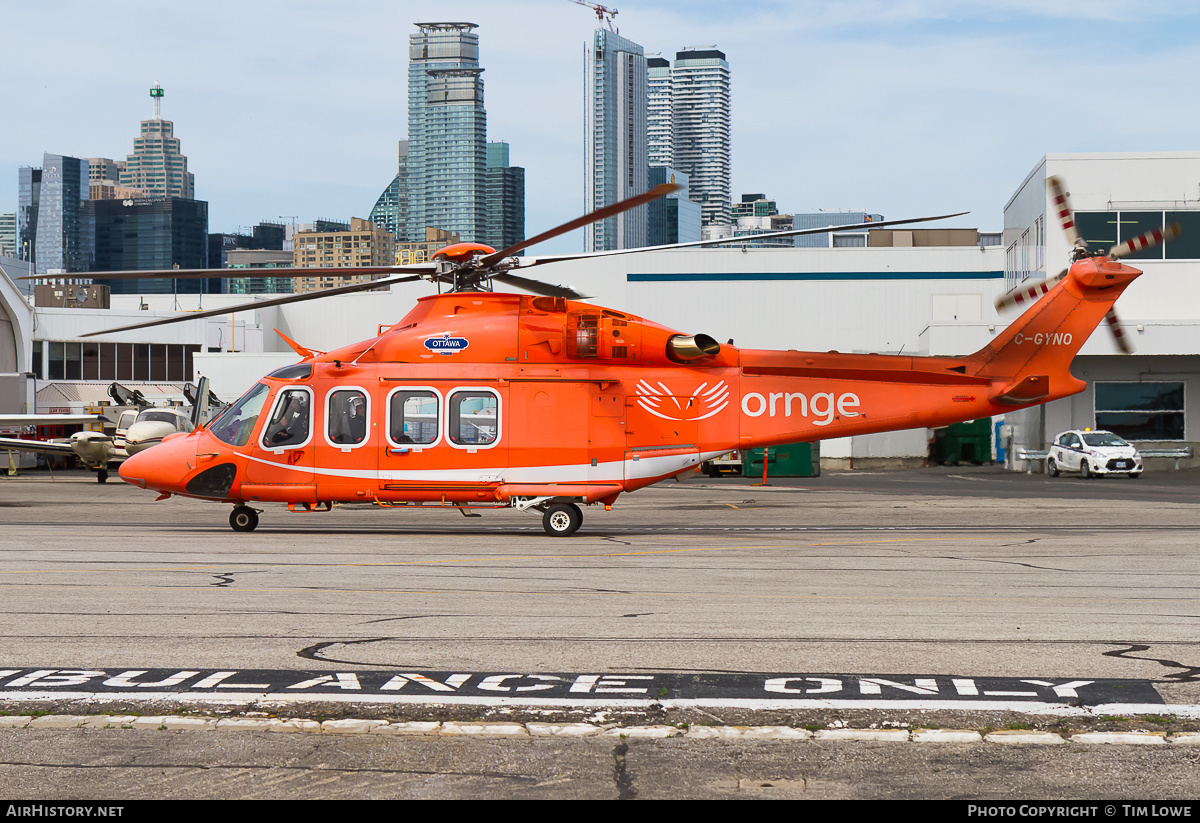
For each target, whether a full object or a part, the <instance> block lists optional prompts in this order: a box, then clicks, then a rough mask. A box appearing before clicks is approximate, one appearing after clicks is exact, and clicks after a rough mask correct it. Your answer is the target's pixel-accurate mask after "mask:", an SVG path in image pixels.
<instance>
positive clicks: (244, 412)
mask: <svg viewBox="0 0 1200 823" xmlns="http://www.w3.org/2000/svg"><path fill="white" fill-rule="evenodd" d="M270 392H271V389H270V387H269V386H267V384H266V383H256V384H255V385H254V388H252V389H250V391H248V392H246V393H245V394H244V395H242V398H241V399H240V400H238V401H237V402H236V403H234V404H233V405H232V406H230V407H229V408H227V409H226V410H225V411H223V412H221V416H220V417H218V418H217V419H216V420H214V421H213V422H212V423H210V424H209V425H208V431H209V432H210V433H211V434H212V435H213V437H215V438H217V439H218V440H220V441H222V442H224V443H228V444H229V445H231V446H244V445H246V444H247V443H249V442H250V434H251V433H252V432H253V431H254V425H255V424H256V423H257V422H258V415H259V414H261V413H262V408H263V403H265V402H266V399H267V395H268V394H270Z"/></svg>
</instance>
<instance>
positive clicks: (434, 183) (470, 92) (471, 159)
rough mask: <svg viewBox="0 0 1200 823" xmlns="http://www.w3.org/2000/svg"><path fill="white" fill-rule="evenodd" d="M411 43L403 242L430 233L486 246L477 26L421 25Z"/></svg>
mask: <svg viewBox="0 0 1200 823" xmlns="http://www.w3.org/2000/svg"><path fill="white" fill-rule="evenodd" d="M416 25H417V28H418V29H419V31H418V32H417V33H416V34H413V35H410V36H409V51H408V54H409V63H408V158H407V161H406V163H405V171H404V177H403V179H402V180H401V186H402V188H404V189H405V190H406V191H407V195H408V197H407V201H408V215H407V219H406V220H405V221H404V229H403V239H405V240H408V241H418V240H423V239H424V238H425V228H426V227H432V228H437V229H444V230H447V231H452V232H457V233H458V234H459V236H460V237H461V238H462V239H463V241H481V240H482V237H483V234H484V231H485V222H486V214H485V211H486V187H487V156H486V149H485V143H486V142H487V113H486V111H485V110H484V107H483V79H482V78H481V77H480V74H481V73H482V71H483V69H482V68H480V67H479V35H477V34H475V33H474V29H476V28H478V27H477V26H476V24H474V23H417V24H416Z"/></svg>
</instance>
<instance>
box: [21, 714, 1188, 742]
mask: <svg viewBox="0 0 1200 823" xmlns="http://www.w3.org/2000/svg"><path fill="white" fill-rule="evenodd" d="M0 729H54V730H63V729H88V730H104V729H110V730H118V729H125V730H150V731H173V732H180V731H221V732H245V731H250V732H281V733H290V734H296V733H301V734H369V735H376V736H378V735H387V736H392V737H397V736H412V737H444V738H451V737H465V736H472V737H499V738H512V737H594V736H602V737H608V738H613V737H617V738H624V739H643V740H663V739H667V738H675V739H685V740H791V741H811V742H816V743H830V742H842V741H848V742H890V743H926V744H927V743H960V744H962V743H966V744H978V743H997V744H1001V745H1024V746H1031V745H1040V746H1045V745H1052V746H1054V745H1063V744H1067V743H1075V744H1079V745H1086V746H1091V745H1133V746H1145V745H1151V746H1153V745H1174V746H1197V745H1200V732H1180V733H1178V734H1167V733H1165V732H1154V731H1131V732H1081V733H1079V734H1073V735H1061V734H1055V733H1053V732H1038V731H1025V730H1003V731H991V732H980V731H975V730H973V729H848V728H839V729H818V730H816V731H810V730H807V729H797V728H793V727H791V726H689V727H677V726H664V725H653V726H617V725H599V724H592V723H515V722H512V723H506V722H477V723H463V722H451V721H445V722H440V721H433V720H431V721H404V722H395V723H392V722H389V721H387V720H358V719H344V720H325V721H317V720H305V719H301V718H251V717H222V718H218V717H205V716H196V715H140V716H138V715H68V714H61V715H54V714H48V715H39V716H37V717H34V716H32V715H4V716H0Z"/></svg>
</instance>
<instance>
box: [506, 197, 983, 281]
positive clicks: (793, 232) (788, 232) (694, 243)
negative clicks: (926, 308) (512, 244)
mask: <svg viewBox="0 0 1200 823" xmlns="http://www.w3.org/2000/svg"><path fill="white" fill-rule="evenodd" d="M964 214H970V212H966V211H960V212H956V213H954V214H939V215H937V216H935V217H910V218H907V219H904V220H879V221H876V222H874V223H851V224H847V225H844V226H824V227H822V228H818V229H784V230H783V231H772V232H767V233H765V234H750V235H745V236H742V237H721V238H717V239H714V240H691V241H688V242H686V243H667V244H665V245H662V246H643V247H641V248H637V249H613V250H611V251H591V252H580V253H579V254H561V255H555V256H554V257H527V258H519V259H520V260H521V265H520V268H525V267H527V266H538V265H543V264H545V263H562V262H566V261H568V260H583V259H586V258H591V257H609V256H612V255H615V254H636V253H638V252H649V251H671V250H673V249H689V248H696V247H699V246H729V245H733V244H735V243H754V242H757V241H759V240H769V239H771V238H774V237H798V236H800V235H804V234H829V233H830V232H835V231H855V230H857V229H879V228H883V227H885V226H901V225H905V224H908V223H928V222H930V221H932V220H947V219H949V218H951V217H962V216H963V215H964Z"/></svg>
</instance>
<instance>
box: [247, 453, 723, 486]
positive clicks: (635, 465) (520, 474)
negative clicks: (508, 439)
mask: <svg viewBox="0 0 1200 823" xmlns="http://www.w3.org/2000/svg"><path fill="white" fill-rule="evenodd" d="M726 451H728V449H726V450H723V451H714V452H704V453H697V452H684V453H682V454H672V455H662V456H658V457H654V456H643V457H639V458H638V459H637V460H614V461H610V462H606V463H600V464H598V465H595V466H592V465H590V464H587V463H571V464H560V465H554V466H515V467H513V466H509V467H486V468H478V469H411V470H404V469H400V470H396V469H387V470H381V469H344V468H331V467H324V466H290V465H288V464H286V463H277V462H275V461H274V460H264V459H263V458H261V457H254V456H252V455H248V454H247V455H243V456H244V457H245V458H246V459H247V460H252V461H254V462H255V463H261V464H263V465H264V466H271V467H273V468H277V469H286V470H288V471H292V472H298V473H300V474H316V475H319V476H321V477H331V478H333V477H336V478H343V479H347V480H368V481H370V480H374V481H377V482H380V483H384V482H401V481H409V482H420V483H481V482H482V483H615V482H620V481H622V480H645V479H648V478H652V477H669V476H670V475H672V474H676V473H678V472H680V471H682V470H683V469H686V468H688V467H689V466H695V465H699V464H700V463H701V462H703V461H705V460H709V459H711V458H713V457H717V456H718V455H722V454H725V453H726Z"/></svg>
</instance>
